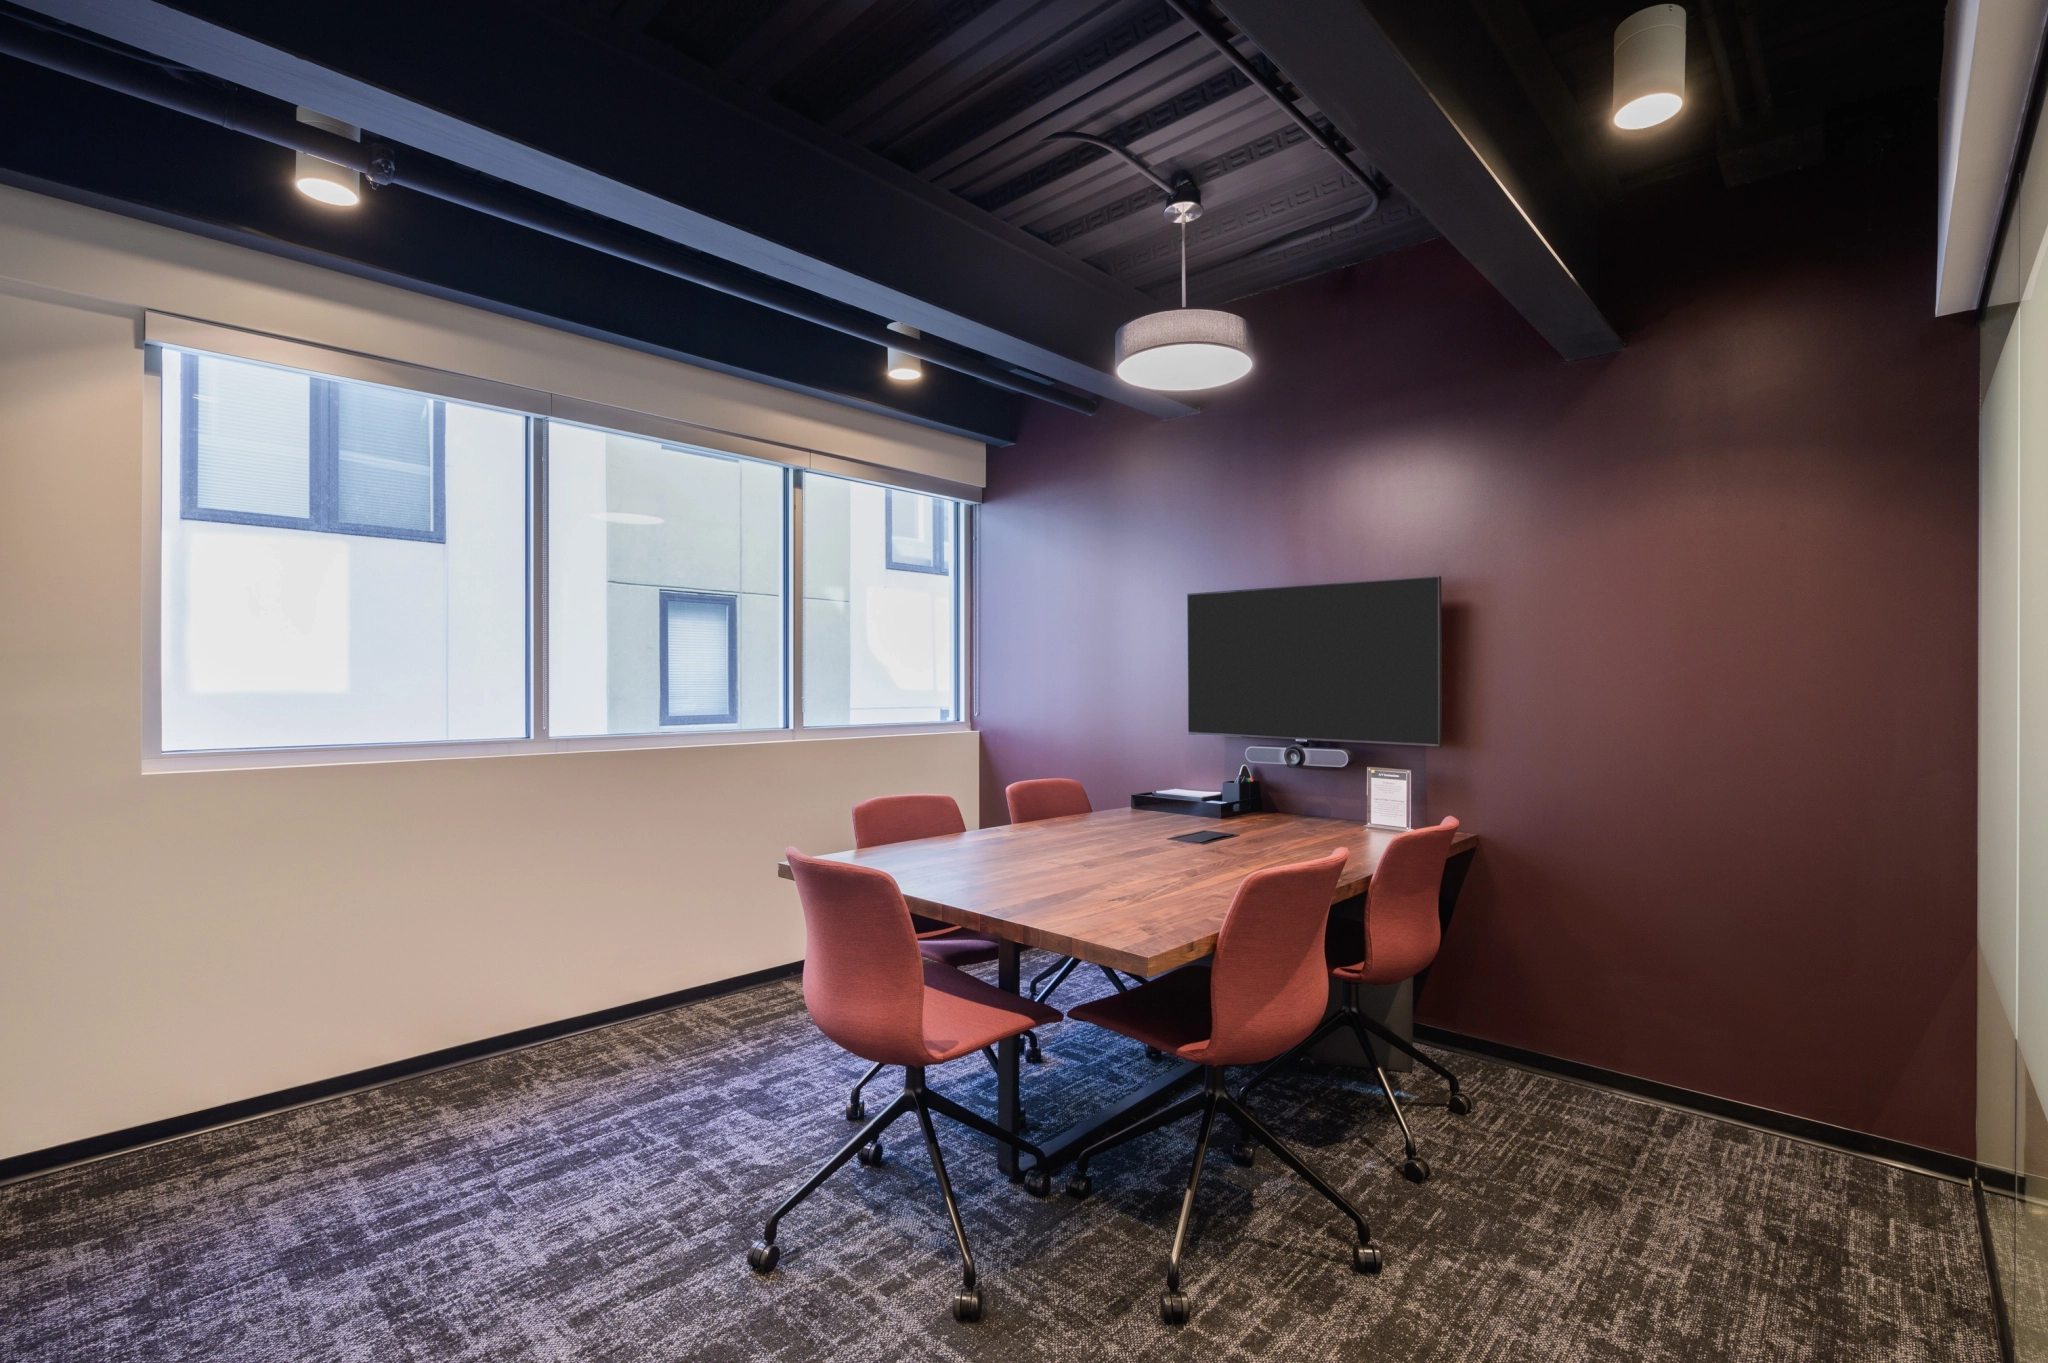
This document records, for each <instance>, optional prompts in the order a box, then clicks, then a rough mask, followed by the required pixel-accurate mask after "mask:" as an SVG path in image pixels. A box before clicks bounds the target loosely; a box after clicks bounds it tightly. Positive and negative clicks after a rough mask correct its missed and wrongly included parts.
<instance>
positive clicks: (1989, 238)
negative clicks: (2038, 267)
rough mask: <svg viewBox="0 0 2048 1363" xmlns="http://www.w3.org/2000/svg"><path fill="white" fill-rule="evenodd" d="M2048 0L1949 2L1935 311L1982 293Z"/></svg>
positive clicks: (1969, 302) (1968, 305) (1952, 308)
mask: <svg viewBox="0 0 2048 1363" xmlns="http://www.w3.org/2000/svg"><path fill="white" fill-rule="evenodd" d="M2044 16H2048V0H1949V10H1948V50H1947V51H1946V53H1945V54H1944V55H1943V58H1942V72H1941V189H1940V193H1941V204H1940V233H1939V238H1938V240H1939V253H1938V255H1937V257H1936V264H1935V301H1934V311H1935V313H1936V315H1937V316H1946V315H1947V314H1949V313H1955V312H1968V311H1970V310H1971V309H1973V308H1975V307H1976V306H1977V300H1978V299H1979V297H1981V296H1982V293H1983V288H1984V277H1985V272H1986V271H1987V270H1988V269H1989V268H1990V265H1991V249H1992V243H1993V241H1994V240H1995V239H1996V237H1997V235H1998V218H1999V213H2000V211H2001V209H2002V207H2003V204H2004V201H2005V189H2006V181H2007V178H2008V176H2009V175H2010V173H2011V170H2012V166H2013V160H2014V157H2015V156H2016V155H2017V153H2018V151H2019V147H2020V141H2021V134H2022V132H2023V131H2024V129H2023V128H2022V127H2021V124H2022V122H2023V121H2024V120H2025V118H2026V114H2027V97H2028V94H2029V92H2030V90H2031V89H2032V86H2033V77H2034V65H2035V62H2036V61H2037V60H2038V58H2039V55H2040V51H2041V37H2042V22H2043V19H2044Z"/></svg>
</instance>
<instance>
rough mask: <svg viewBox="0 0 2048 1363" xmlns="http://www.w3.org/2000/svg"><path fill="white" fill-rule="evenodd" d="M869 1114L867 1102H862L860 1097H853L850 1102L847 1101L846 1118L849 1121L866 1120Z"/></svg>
mask: <svg viewBox="0 0 2048 1363" xmlns="http://www.w3.org/2000/svg"><path fill="white" fill-rule="evenodd" d="M867 1115H868V1109H867V1104H865V1103H863V1102H861V1100H860V1099H858V1098H855V1099H853V1100H852V1101H850V1102H848V1103H847V1105H846V1120H847V1121H849V1122H859V1121H865V1120H866V1119H867Z"/></svg>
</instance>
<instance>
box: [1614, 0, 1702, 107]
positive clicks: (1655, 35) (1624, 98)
mask: <svg viewBox="0 0 2048 1363" xmlns="http://www.w3.org/2000/svg"><path fill="white" fill-rule="evenodd" d="M1684 107H1685V7H1684V6H1682V5H1652V6H1650V7H1649V8H1648V9H1639V10H1637V11H1636V12H1635V13H1634V14H1631V15H1629V16H1628V18H1626V19H1624V20H1622V21H1621V24H1620V26H1619V27H1617V28H1616V29H1615V30H1614V126H1615V127H1617V128H1623V129H1627V130H1629V131H1634V130H1636V129H1639V128H1654V127H1656V126H1657V125H1658V124H1659V123H1663V122H1667V121H1669V120H1670V119H1672V118H1674V117H1676V116H1677V114H1678V111H1679V110H1680V109H1683V108H1684Z"/></svg>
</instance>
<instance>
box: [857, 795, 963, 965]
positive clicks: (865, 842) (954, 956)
mask: <svg viewBox="0 0 2048 1363" xmlns="http://www.w3.org/2000/svg"><path fill="white" fill-rule="evenodd" d="M966 831H967V820H965V819H963V818H961V817H960V806H959V805H958V804H957V803H955V802H954V800H953V797H952V796H950V795H878V796H876V797H875V798H874V799H872V800H862V801H861V802H860V803H859V804H857V805H855V806H854V807H853V845H854V846H855V847H856V848H863V847H887V846H888V845H889V844H891V843H897V842H912V841H915V840H916V839H918V838H943V837H945V836H947V835H948V834H951V833H965V832H966ZM910 921H911V925H912V926H913V927H914V928H915V929H916V931H917V937H918V950H919V951H920V952H922V953H923V955H924V958H925V959H926V960H928V961H943V962H945V963H946V964H947V965H979V964H980V963H981V962H983V961H993V960H994V959H995V958H996V955H997V951H996V939H995V938H993V937H990V936H987V935H985V934H983V933H979V932H970V931H968V930H967V929H966V928H960V927H955V926H954V925H953V924H951V923H942V922H940V921H939V920H938V919H936V918H924V917H921V916H919V915H917V914H912V915H911V916H910Z"/></svg>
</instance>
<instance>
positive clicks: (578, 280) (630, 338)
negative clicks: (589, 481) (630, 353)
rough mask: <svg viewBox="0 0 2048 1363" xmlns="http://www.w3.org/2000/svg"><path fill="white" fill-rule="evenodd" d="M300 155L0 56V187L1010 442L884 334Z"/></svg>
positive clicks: (1001, 403) (988, 401)
mask: <svg viewBox="0 0 2048 1363" xmlns="http://www.w3.org/2000/svg"><path fill="white" fill-rule="evenodd" d="M291 174H292V160H291V156H290V153H288V152H283V151H280V150H279V149H277V148H275V147H272V146H269V145H267V144H265V143H263V142H260V141H257V140H255V139H253V138H250V137H247V136H244V135H242V134H240V133H236V132H231V131H229V130H227V129H225V128H223V127H220V126H218V125H214V124H208V123H205V122H201V121H199V120H197V119H194V118H191V117H189V116H187V115H184V114H179V113H175V112H172V111H170V110H168V109H165V108H162V107H160V106H156V105H152V104H148V103H143V102H140V101H137V100H135V99H133V98H131V97H129V96H126V95H121V94H117V93H115V92H113V91H110V90H107V89H105V88H103V87H100V86H96V85H91V84H87V83H85V82H82V81H79V80H76V79H73V78H71V77H68V76H64V75H60V74H57V73H56V72H53V71H49V70H46V69H43V68H41V67H37V66H31V65H26V64H23V63H21V62H18V61H16V60H15V59H12V58H8V57H0V182H5V183H9V184H13V185H15V186H17V187H20V188H24V189H29V190H32V191H35V192H37V193H42V194H48V195H53V196H55V197H58V198H64V199H69V200H71V201H73V202H77V203H82V204H86V205H88V206H90V207H95V208H101V209H105V210H107V211H111V212H115V213H121V214H124V215H126V216H129V217H134V218H139V219H142V220H144V221H149V222H157V223H162V224H164V225H167V226H172V227H176V228H178V229H180V230H183V231H188V232H193V233H196V234H198V235H202V236H207V237H211V238H213V239H215V240H219V241H225V242H229V243H232V244H235V245H239V246H244V247H248V248H251V249H254V250H259V251H263V252H266V253H268V254H272V255H278V256H283V257H285V258H288V259H294V260H301V261H305V262H307V263H309V264H314V265H318V266H321V267H323V268H326V269H332V270H338V271H341V272H343V273H347V274H352V275H356V276H358V277H360V278H365V279H371V280H375V281H377V282H380V283H385V284H391V285H394V286H396V287H399V288H405V289H409V290H412V291H414V292H419V293H425V294H428V295H431V296H434V297H439V298H446V299H449V300H451V301H455V302H459V303H463V304H466V305H468V306H472V307H479V308H483V309H486V310H488V311H492V312H496V313H499V314H501V315H504V316H509V317H516V318H519V319H521V320H524V321H530V322H536V323H539V324H542V325H545V326H552V327H556V328H559V329H561V330H565V331H570V332H574V333H576V334H578V335H584V336H590V337H593V338H595V339H599V340H603V341H607V342H610V343H612V344H615V345H622V346H626V347H629V348H631V349H635V350H639V351H642V352H645V353H648V354H652V355H659V356H662V357H664V358H667V359H674V360H680V361H683V362H685V363H689V364H695V365H699V366H701V367H704V368H708V369H713V370H717V371H719V372H722V373H727V374H733V375H736V376H738V377H742V378H747V379H752V380H754V381H756V382H762V383H767V384H771V385H773V386H775V387H779V388H784V389H788V390H790V391H792V392H799V393H807V394H810V395H812V396H816V397H820V398H825V399H827V400H830V401H833V402H838V403H842V404H844V405H847V406H851V407H857V408H861V409H864V410H867V411H872V412H876V413H880V414H883V415H887V416H892V417H896V418H898V419H902V420H908V421H912V422H916V423H918V424H920V425H925V426H929V427H932V428H934V429H937V430H942V431H947V432H950V433H952V434H955V435H960V436H965V437H967V438H969V439H973V440H980V441H984V442H987V443H990V444H1007V443H1009V442H1010V441H1011V440H1014V439H1015V438H1016V429H1017V414H1018V407H1019V404H1020V403H1021V401H1022V400H1021V399H1019V398H1015V397H1012V396H1011V395H1010V394H1008V393H1005V392H999V391H997V390H994V389H991V388H988V387H986V386H984V385H982V384H980V383H978V382H975V381H973V380H971V379H968V378H966V377H965V376H964V375H957V374H954V373H952V372H951V371H949V370H944V369H940V368H937V367H936V366H934V367H931V368H928V369H927V370H926V374H925V378H924V381H923V382H921V383H918V384H898V383H891V382H889V380H887V379H886V378H884V377H883V376H882V372H881V365H880V363H879V361H878V358H877V352H876V351H875V349H874V347H873V346H871V345H868V344H866V343H864V342H861V341H858V340H854V339H852V338H849V337H846V336H842V335H839V334H837V333H835V332H831V331H827V330H824V329H822V328H819V327H816V326H813V325H811V324H810V323H807V322H803V321H800V320H798V319H796V318H793V317H788V316H785V315H783V314H780V313H776V312H772V311H769V310H767V309H764V308H761V307H758V306H755V305H754V304H751V303H747V302H744V301H742V300H740V299H737V298H734V297H731V296H730V295H727V294H722V293H718V292H714V291H712V290H709V289H705V288H702V287H699V286H696V285H693V284H689V283H685V282H683V281H682V280H679V279H674V278H671V277H668V276H664V275H658V274H652V273H649V272H648V271H646V270H644V269H642V268H641V267H639V266H637V265H632V264H629V263H627V262H625V261H622V260H619V259H616V258H614V257H611V256H607V255H601V254H599V253H597V252H594V251H590V250H587V249H584V248H582V247H580V246H575V245H572V244H570V243H567V242H564V241H561V240H559V239H556V238H552V237H547V236H543V235H541V234H539V233H536V232H533V231H530V230H528V229H526V228H523V227H519V226H516V225H513V224H510V223H506V222H503V221H501V220H497V219H493V218H488V217H484V216H482V215H480V214H477V213H473V212H470V211H469V210H467V209H464V208H460V207H457V206H456V205H453V204H450V203H447V202H444V201H441V200H438V199H434V198H430V197H428V196H425V195H418V194H410V193H407V192H405V191H401V190H373V191H371V192H370V193H368V194H367V195H366V196H365V200H364V202H363V204H362V206H361V207H360V208H359V209H358V210H356V211H353V212H337V211H335V210H333V209H330V208H325V207H322V206H320V205H317V204H315V203H313V202H312V201H311V200H310V199H307V198H305V197H304V196H303V195H301V194H298V193H296V192H294V191H293V189H292V188H291Z"/></svg>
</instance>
